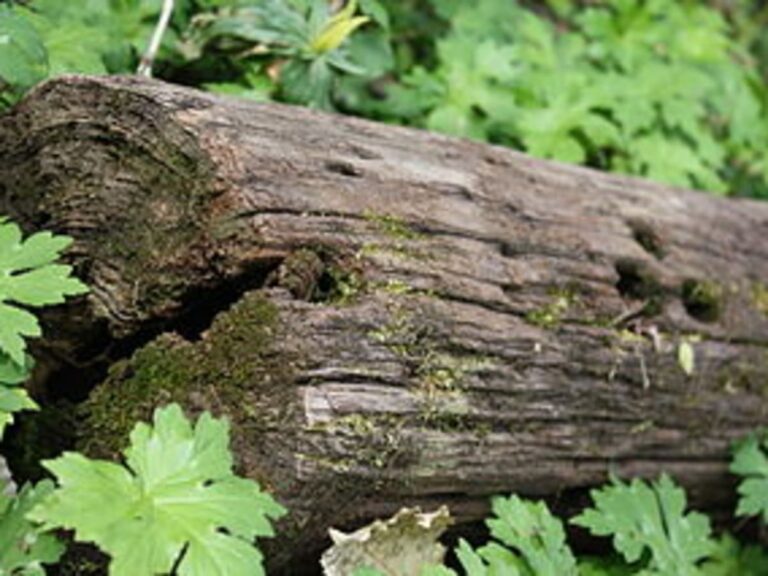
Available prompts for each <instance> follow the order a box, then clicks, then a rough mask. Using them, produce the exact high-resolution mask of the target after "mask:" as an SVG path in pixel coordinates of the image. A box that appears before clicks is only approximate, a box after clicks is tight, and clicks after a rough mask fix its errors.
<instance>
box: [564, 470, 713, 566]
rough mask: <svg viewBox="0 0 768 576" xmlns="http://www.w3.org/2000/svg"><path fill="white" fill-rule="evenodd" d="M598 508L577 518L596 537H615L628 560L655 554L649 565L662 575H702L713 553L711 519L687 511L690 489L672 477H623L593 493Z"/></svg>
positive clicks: (619, 549) (619, 550) (618, 546)
mask: <svg viewBox="0 0 768 576" xmlns="http://www.w3.org/2000/svg"><path fill="white" fill-rule="evenodd" d="M591 495H592V500H593V501H594V503H595V508H590V509H587V510H585V511H584V512H583V513H582V514H580V515H579V516H577V517H576V518H574V519H573V520H572V522H573V523H574V524H576V525H578V526H582V527H584V528H587V529H589V531H590V532H591V533H592V534H594V535H596V536H613V544H614V547H615V548H616V550H617V551H618V552H620V553H621V554H622V556H623V557H624V559H625V560H626V561H627V562H630V563H633V562H638V561H640V560H641V559H642V558H643V557H644V554H645V553H647V554H649V556H650V560H649V568H650V569H651V570H652V571H654V572H653V574H658V575H659V576H698V574H699V572H698V564H699V563H700V562H701V561H702V560H703V559H704V558H706V557H707V556H708V555H709V554H711V553H712V551H713V549H714V543H713V541H712V539H711V538H710V527H709V520H708V519H707V518H706V517H705V516H703V515H701V514H698V513H696V512H691V513H689V514H685V505H686V500H685V492H683V490H682V489H680V488H678V487H677V486H675V484H674V483H673V482H672V480H670V479H669V477H668V476H666V475H662V477H661V478H660V479H659V480H658V481H656V482H654V483H652V484H651V485H648V484H646V483H645V482H644V481H642V480H637V479H636V480H633V481H632V482H631V484H624V483H622V482H621V481H620V480H618V479H614V480H613V481H612V483H611V484H610V485H608V486H606V487H604V488H601V489H599V490H593V491H592V492H591Z"/></svg>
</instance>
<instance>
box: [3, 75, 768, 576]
mask: <svg viewBox="0 0 768 576" xmlns="http://www.w3.org/2000/svg"><path fill="white" fill-rule="evenodd" d="M0 212H2V213H6V214H9V215H11V216H12V217H13V218H15V219H17V220H18V221H20V222H21V223H22V224H23V225H24V226H25V227H26V228H27V229H28V230H31V229H36V228H41V227H44V228H47V229H53V230H55V231H57V232H59V233H64V234H69V235H71V236H73V237H74V238H75V239H76V243H75V246H74V248H73V250H72V251H71V253H70V257H71V259H72V261H73V262H74V263H75V264H76V266H77V269H78V271H79V273H80V276H81V277H82V278H83V279H84V280H85V281H86V282H87V283H88V284H89V285H90V286H91V287H92V293H91V294H90V295H89V296H88V297H87V298H85V299H83V300H82V301H80V302H79V303H77V304H76V305H73V306H70V307H68V308H66V309H65V310H59V311H54V312H53V313H51V314H49V315H48V316H47V325H48V328H47V334H48V339H47V341H46V343H45V345H44V346H43V347H41V349H40V353H41V354H43V355H45V357H46V361H45V362H43V363H42V364H43V365H44V366H46V367H47V370H45V374H42V375H40V376H39V377H38V381H39V382H42V384H40V389H39V390H38V392H39V393H41V394H45V393H50V391H51V390H53V389H59V390H61V389H62V387H66V386H68V385H70V384H71V382H70V381H71V379H72V374H73V373H75V374H80V375H81V376H80V377H82V378H84V379H85V380H86V381H88V380H103V381H102V382H99V383H98V385H97V386H95V387H94V388H93V390H92V391H91V392H90V394H89V398H88V399H87V401H86V402H85V414H86V416H85V418H84V419H83V421H82V423H81V428H80V431H79V432H80V437H81V440H80V447H81V448H82V449H84V450H86V451H87V452H89V453H90V454H92V455H98V456H108V457H114V456H116V454H117V451H118V449H119V447H120V446H121V445H122V443H123V442H124V440H125V437H126V434H127V432H128V431H129V429H130V427H131V426H132V424H133V422H134V421H135V420H136V419H147V418H148V416H149V414H150V413H151V411H152V409H153V407H155V406H156V405H158V404H162V403H165V402H168V401H171V400H176V401H179V402H181V403H183V405H184V406H185V407H186V408H187V410H189V411H190V413H198V412H200V411H201V410H204V409H208V410H211V411H213V412H214V413H215V414H217V415H221V414H225V415H227V416H229V417H230V419H231V421H232V423H233V436H234V447H235V451H236V454H237V458H238V466H239V469H240V471H241V472H243V473H244V474H247V475H248V476H250V477H252V478H255V479H257V480H259V481H260V482H261V483H262V484H263V485H264V486H266V487H268V488H269V489H270V490H272V491H273V492H274V493H275V495H276V496H277V498H278V499H279V500H280V501H281V502H283V503H284V504H285V505H286V506H287V507H288V508H289V509H290V510H291V514H290V517H289V518H288V519H287V520H285V522H284V523H283V524H282V526H281V527H280V528H281V530H280V535H279V537H278V538H277V539H276V540H275V541H274V542H273V543H271V544H270V548H269V549H270V554H271V556H270V557H271V562H272V564H273V567H274V569H275V573H280V571H281V570H283V571H289V573H292V574H297V573H300V569H299V568H297V567H296V558H298V557H299V555H298V554H297V551H302V552H306V553H310V554H311V553H315V552H316V551H317V550H318V549H319V548H321V547H322V545H323V543H324V538H325V535H326V530H327V528H328V527H329V526H330V525H336V526H342V527H349V526H352V525H355V524H359V523H361V522H363V521H367V520H370V519H371V518H373V517H376V516H381V515H385V514H389V513H391V512H393V511H395V510H397V509H398V508H399V507H401V506H403V505H414V504H418V505H422V506H424V507H432V506H433V505H435V504H439V503H448V504H450V505H451V507H452V510H453V512H454V513H455V514H456V515H457V516H458V517H459V518H460V519H461V520H472V519H476V518H478V517H479V516H481V515H482V514H483V513H484V512H485V510H486V507H485V502H486V500H487V498H488V496H490V495H492V494H497V493H507V492H511V491H515V492H519V493H522V494H525V495H528V496H539V495H542V496H546V495H550V496H551V495H553V494H557V493H560V492H562V491H564V490H567V489H571V488H580V487H586V486H591V485H594V484H597V483H601V482H603V481H604V480H605V479H606V477H607V474H608V473H609V472H611V471H612V472H615V473H617V474H619V475H644V476H655V475H657V474H658V473H660V472H662V471H666V472H668V473H670V474H672V475H674V476H675V477H676V478H677V479H678V480H679V481H680V482H681V483H682V484H684V485H685V486H686V487H688V488H689V489H690V490H691V494H692V497H693V500H694V502H706V504H707V505H708V506H710V507H712V508H715V507H717V506H724V505H730V488H731V486H732V481H731V480H730V479H729V477H728V474H727V472H726V461H727V449H728V446H729V443H730V442H731V441H732V440H733V439H734V438H736V437H739V436H741V435H743V434H745V433H747V432H749V431H750V430H752V429H753V428H755V427H757V426H759V425H761V424H765V423H766V414H767V413H768V412H767V409H768V396H767V395H766V392H768V349H767V347H768V286H767V285H766V281H767V280H768V242H767V241H766V239H765V238H766V234H767V233H768V204H760V203H757V202H752V201H747V200H728V199H723V198H717V197H713V196H709V195H705V194H702V193H697V192H692V191H687V190H680V189H673V188H668V187H664V186H660V185H656V184H651V183H647V182H643V181H640V180H636V179H631V178H625V177H619V176H615V175H607V174H602V173H597V172H594V171H591V170H587V169H582V168H577V167H571V166H564V165H559V164H555V163H550V162H544V161H541V160H535V159H532V158H529V157H527V156H524V155H522V154H519V153H516V152H513V151H510V150H507V149H501V148H498V147H492V146H487V145H482V144H477V143H473V142H468V141H462V140H457V139H453V138H448V137H444V136H440V135H434V134H428V133H425V132H421V131H417V130H412V129H405V128H398V127H391V126H384V125H378V124H375V123H371V122H367V121H363V120H359V119H353V118H345V117H340V116H334V115H328V114H321V113H317V112H314V111H310V110H306V109H300V108H293V107H288V106H281V105H276V104H253V103H246V102H241V101H237V100H231V99H226V98H220V97H216V96H212V95H208V94H203V93H199V92H196V91H193V90H189V89H185V88H181V87H176V86H170V85H166V84H162V83H160V82H155V81H148V80H143V79H138V78H88V77H68V78H63V79H59V80H55V81H52V82H49V83H47V84H45V85H43V86H42V87H39V88H38V89H36V90H35V91H34V92H33V93H32V94H31V95H30V96H28V97H27V99H26V100H25V101H24V102H23V103H21V104H20V105H19V106H17V107H16V108H15V109H14V110H13V111H12V112H11V113H10V114H7V115H6V116H4V117H1V118H0ZM681 348H682V349H683V350H685V351H686V352H685V353H686V354H687V353H688V352H690V350H691V349H692V350H693V362H690V357H689V358H688V360H686V361H683V362H681V359H680V351H681ZM106 366H109V373H108V375H106V377H104V370H105V367H106ZM72 367H76V368H77V369H78V370H80V371H79V372H77V371H75V372H73V369H72ZM64 375H67V377H64ZM292 562H293V568H289V567H290V566H291V564H292Z"/></svg>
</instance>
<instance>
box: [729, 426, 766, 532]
mask: <svg viewBox="0 0 768 576" xmlns="http://www.w3.org/2000/svg"><path fill="white" fill-rule="evenodd" d="M766 453H768V433H766V432H760V433H756V434H753V435H751V436H749V437H748V438H747V439H746V440H744V441H742V442H741V443H739V444H737V446H736V448H735V450H734V454H733V462H732V463H731V466H730V470H731V472H733V473H734V474H737V475H739V476H741V477H742V478H743V480H742V482H741V483H740V484H739V486H738V489H737V490H738V493H739V496H740V497H739V503H738V507H737V509H736V514H737V515H739V516H757V515H761V516H762V518H763V522H765V523H768V456H766Z"/></svg>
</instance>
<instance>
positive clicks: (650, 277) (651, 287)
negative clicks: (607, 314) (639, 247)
mask: <svg viewBox="0 0 768 576" xmlns="http://www.w3.org/2000/svg"><path fill="white" fill-rule="evenodd" d="M616 273H617V274H618V276H619V280H618V282H616V289H617V290H618V291H619V294H621V296H622V297H624V298H629V299H633V300H645V301H646V303H647V305H646V314H656V313H658V312H659V310H660V308H661V301H662V296H663V289H662V287H661V283H660V282H659V281H658V279H657V278H656V276H655V275H654V274H653V272H652V271H651V270H650V269H649V268H648V265H647V264H645V263H644V262H640V261H638V260H619V261H618V262H616Z"/></svg>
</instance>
